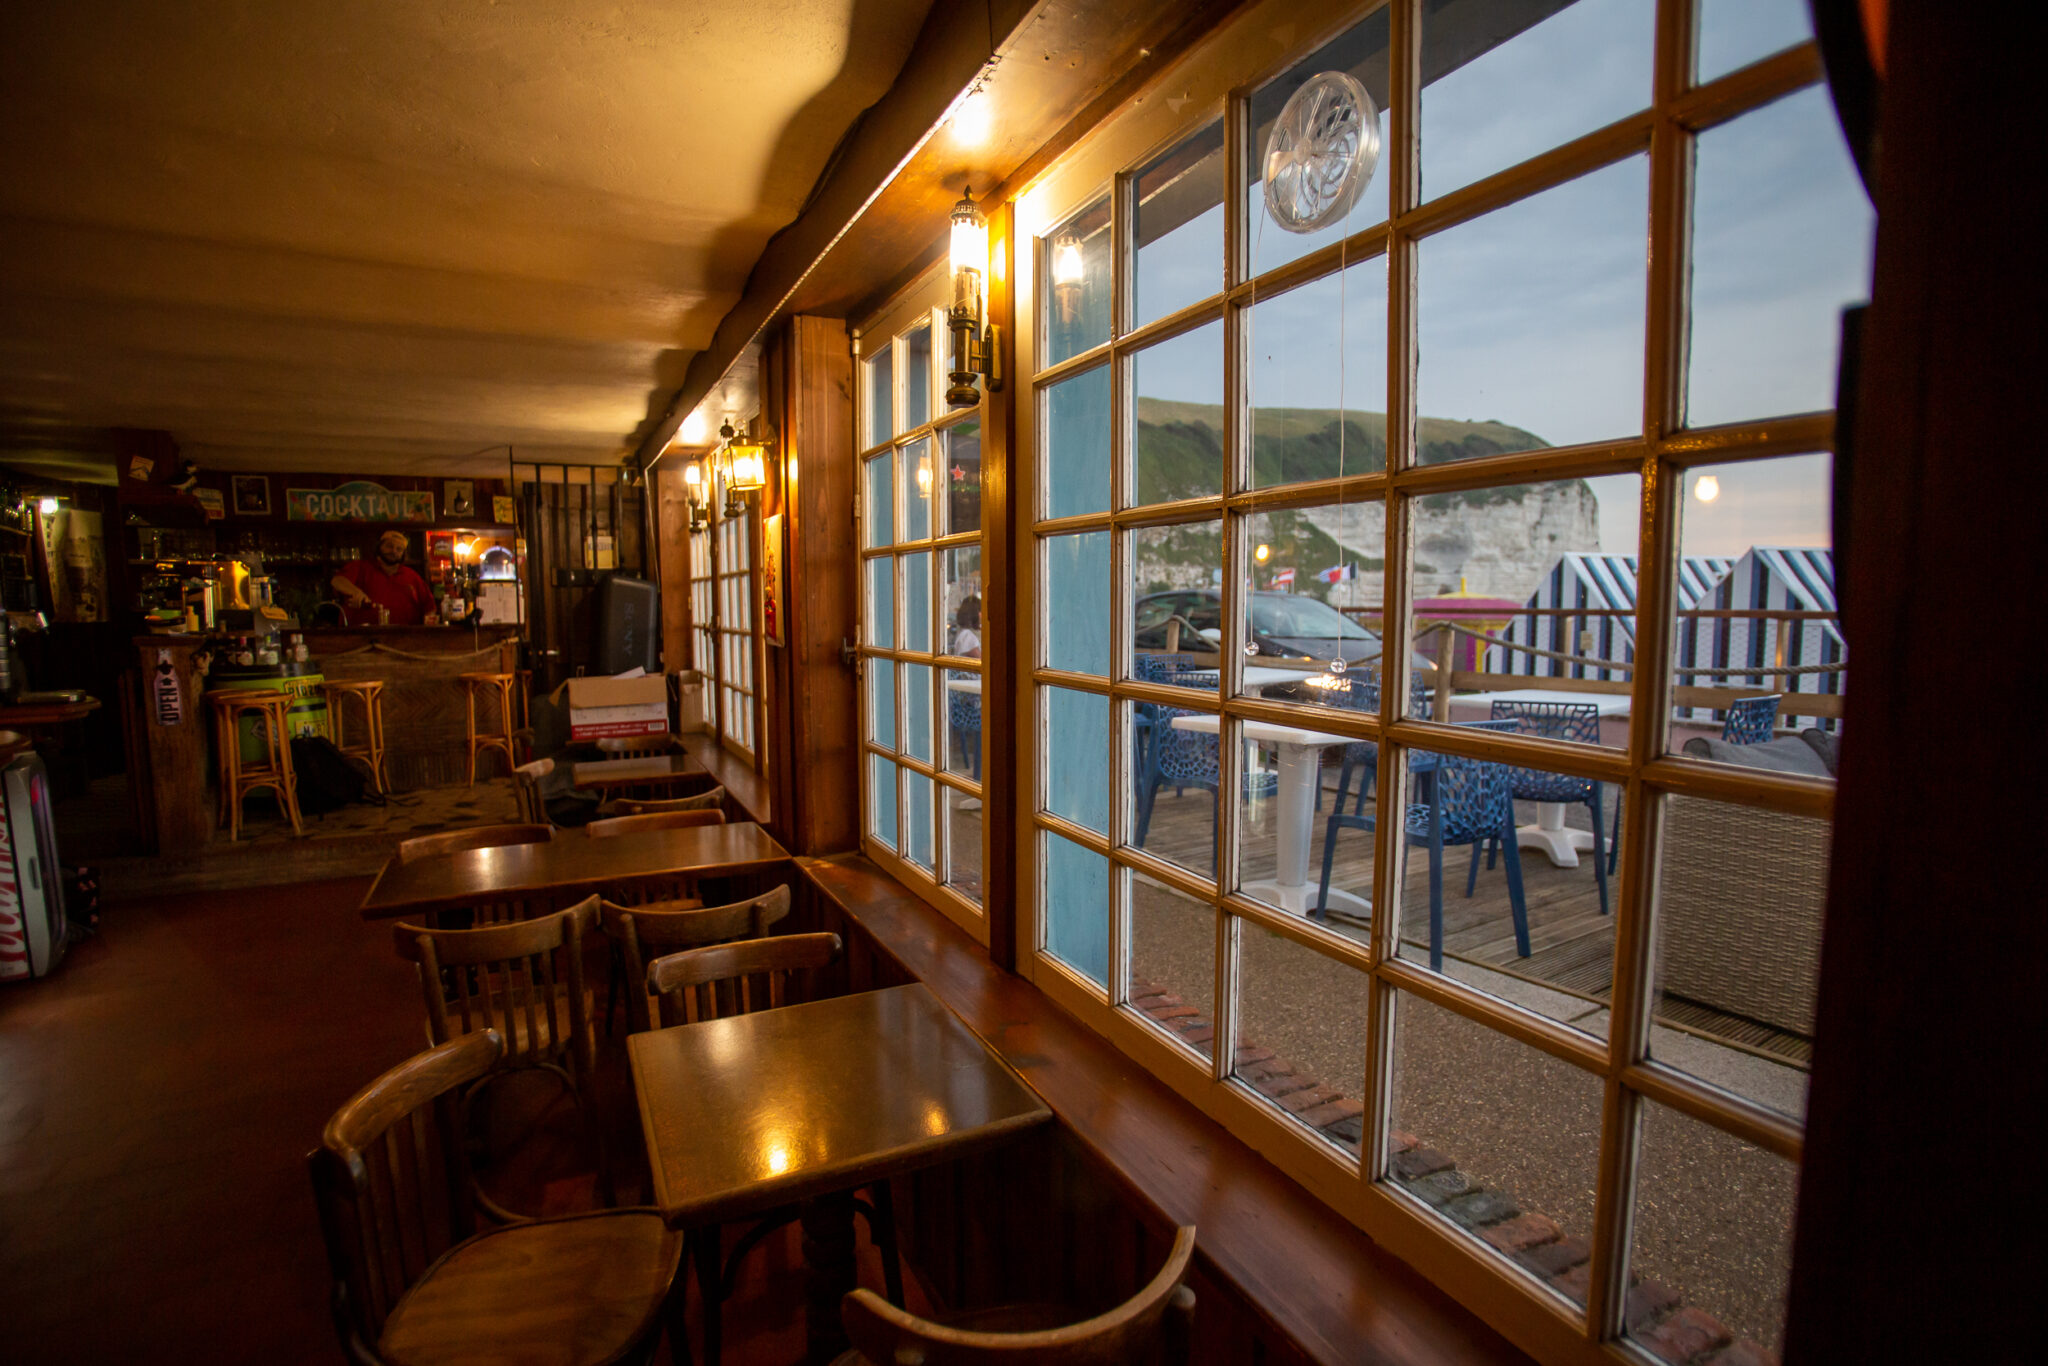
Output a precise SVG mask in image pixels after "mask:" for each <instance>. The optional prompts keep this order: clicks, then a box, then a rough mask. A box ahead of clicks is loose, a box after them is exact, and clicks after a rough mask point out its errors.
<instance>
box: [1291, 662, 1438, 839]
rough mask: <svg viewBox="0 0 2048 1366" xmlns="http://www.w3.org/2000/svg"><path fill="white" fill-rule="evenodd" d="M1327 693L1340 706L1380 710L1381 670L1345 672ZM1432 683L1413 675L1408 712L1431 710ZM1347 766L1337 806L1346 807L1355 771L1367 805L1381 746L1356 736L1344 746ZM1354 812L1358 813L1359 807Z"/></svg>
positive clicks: (1319, 805) (1319, 794) (1319, 800)
mask: <svg viewBox="0 0 2048 1366" xmlns="http://www.w3.org/2000/svg"><path fill="white" fill-rule="evenodd" d="M1325 691H1326V693H1327V695H1328V697H1329V699H1330V701H1332V702H1333V703H1335V704H1336V705H1337V706H1340V707H1343V708H1346V709H1347V710H1350V711H1378V710H1379V709H1380V677H1379V673H1378V671H1377V670H1374V669H1360V670H1357V671H1355V672H1353V673H1348V674H1344V675H1342V676H1341V677H1339V678H1338V679H1337V680H1336V685H1335V686H1334V687H1330V688H1327V689H1326V690H1325ZM1429 704H1430V687H1429V685H1428V684H1427V683H1424V682H1422V681H1421V680H1419V679H1410V680H1409V684H1408V715H1409V716H1411V717H1424V716H1426V715H1427V714H1428V711H1429ZM1343 757H1344V763H1343V767H1342V768H1340V769H1339V770H1338V771H1337V801H1336V804H1335V806H1334V807H1332V809H1333V810H1337V811H1341V810H1343V809H1344V798H1345V797H1346V795H1347V794H1349V793H1350V791H1351V774H1352V772H1353V771H1354V770H1356V771H1358V772H1359V780H1358V794H1357V802H1356V804H1357V805H1359V806H1361V807H1362V806H1363V804H1364V801H1365V797H1366V794H1367V793H1369V792H1371V791H1372V784H1373V780H1374V778H1375V777H1376V776H1377V775H1378V773H1379V766H1380V747H1379V745H1378V744H1376V743H1375V742H1373V741H1371V740H1353V741H1352V742H1351V743H1350V744H1348V745H1346V746H1344V756H1343ZM1322 809H1323V785H1322V784H1321V783H1320V782H1318V783H1317V784H1316V810H1318V811H1320V810H1322ZM1352 814H1353V815H1356V814H1358V813H1357V812H1356V811H1354V812H1353V813H1352Z"/></svg>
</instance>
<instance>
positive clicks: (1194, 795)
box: [1130, 692, 1223, 878]
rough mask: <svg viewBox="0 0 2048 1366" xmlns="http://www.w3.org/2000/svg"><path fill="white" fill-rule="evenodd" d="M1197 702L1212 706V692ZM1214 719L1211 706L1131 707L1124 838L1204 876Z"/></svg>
mask: <svg viewBox="0 0 2048 1366" xmlns="http://www.w3.org/2000/svg"><path fill="white" fill-rule="evenodd" d="M1189 700H1190V701H1193V700H1195V699H1193V698H1190V699H1189ZM1201 700H1203V701H1206V702H1208V703H1209V704H1210V705H1212V706H1213V705H1214V704H1215V701H1216V698H1215V694H1214V693H1213V692H1212V693H1210V694H1208V696H1206V697H1205V698H1203V699H1201ZM1220 724H1221V718H1219V717H1218V716H1217V715H1216V713H1215V712H1213V711H1195V710H1193V709H1191V708H1186V707H1168V706H1162V705H1159V704H1157V703H1152V702H1135V703H1133V704H1132V705H1131V731H1130V736H1131V740H1130V745H1131V755H1132V760H1133V762H1132V764H1131V768H1130V774H1131V811H1132V814H1133V816H1134V824H1133V826H1132V831H1133V833H1132V836H1131V843H1132V844H1133V845H1134V846H1136V847H1137V848H1140V849H1143V850H1144V851H1145V852H1146V853H1148V854H1151V855H1152V856H1153V857H1154V858H1162V859H1165V860H1167V861H1168V862H1169V863H1176V864H1179V865H1180V866H1181V867H1183V868H1185V869H1187V870H1188V871H1189V872H1191V873H1195V874H1197V875H1199V876H1201V877H1205V878H1213V877H1215V876H1216V823H1217V816H1218V813H1217V809H1216V794H1217V793H1218V792H1219V791H1221V790H1222V784H1223V765H1222V760H1221V757H1220V756H1221V754H1222V749H1221V747H1220V744H1219V742H1218V740H1217V738H1216V737H1217V730H1218V727H1219V725H1220Z"/></svg>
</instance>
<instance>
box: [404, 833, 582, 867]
mask: <svg viewBox="0 0 2048 1366" xmlns="http://www.w3.org/2000/svg"><path fill="white" fill-rule="evenodd" d="M554 837H555V827H554V826H552V825H472V826H470V827H469V828H467V829H465V830H442V831H439V832H438V833H436V834H432V835H415V836H413V837H412V838H411V839H409V840H400V841H399V842H398V861H399V862H400V863H411V862H412V861H413V860H414V859H421V858H426V857H427V856H429V855H431V854H459V853H461V852H462V851H463V850H465V849H501V848H503V847H505V846H506V845H509V844H546V843H547V842H548V841H549V840H551V839H553V838H554Z"/></svg>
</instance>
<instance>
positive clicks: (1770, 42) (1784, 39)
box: [1694, 0, 1813, 85]
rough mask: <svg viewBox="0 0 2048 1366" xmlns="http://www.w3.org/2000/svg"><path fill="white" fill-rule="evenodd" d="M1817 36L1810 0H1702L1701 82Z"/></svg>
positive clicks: (1699, 52) (1697, 58) (1698, 61)
mask: <svg viewBox="0 0 2048 1366" xmlns="http://www.w3.org/2000/svg"><path fill="white" fill-rule="evenodd" d="M1811 37H1813V11H1812V10H1811V9H1809V8H1808V7H1807V4H1806V0H1700V31H1699V44H1698V48H1697V50H1696V52H1695V53H1694V56H1695V58H1696V65H1697V66H1698V68H1699V79H1700V83H1701V84H1702V85H1704V84H1705V83H1706V82H1708V81H1711V80H1713V79H1715V78H1716V77H1718V76H1725V75H1727V74H1728V73H1729V72H1731V71H1733V70H1735V69H1736V68H1737V67H1743V66H1748V65H1749V64H1750V63H1751V62H1754V61H1757V60H1759V59H1760V58H1764V57H1768V56H1770V55H1771V54H1772V53H1774V52H1782V51H1784V50H1785V49H1786V48H1788V47H1791V46H1792V45H1793V44H1795V43H1803V42H1805V41H1807V40H1808V39H1809V38H1811Z"/></svg>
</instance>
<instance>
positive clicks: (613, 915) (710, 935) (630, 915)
mask: <svg viewBox="0 0 2048 1366" xmlns="http://www.w3.org/2000/svg"><path fill="white" fill-rule="evenodd" d="M789 905H790V892H789V888H788V886H787V885H784V886H781V887H777V888H775V889H774V890H772V891H768V892H764V893H762V894H761V895H760V896H757V897H750V898H749V899H747V900H745V901H735V902H733V903H732V904H730V905H727V906H702V907H682V906H677V905H675V904H674V903H669V904H667V905H662V904H654V905H645V906H621V905H618V904H617V903H615V902H611V901H604V902H600V903H599V904H598V906H597V907H596V908H595V909H596V913H597V915H598V919H599V923H600V924H602V925H603V927H604V932H605V936H606V937H607V938H608V939H609V940H610V941H611V945H612V952H614V953H616V954H618V955H620V959H621V968H622V970H623V972H624V975H625V980H626V981H627V982H628V983H631V984H633V985H632V986H631V987H630V988H629V990H628V993H627V997H628V999H627V1006H626V1019H627V1025H628V1027H629V1028H630V1029H632V1030H634V1031H635V1032H638V1031H640V1030H643V1029H650V1028H652V1027H653V1024H654V1020H653V1011H652V1010H651V1009H650V1008H649V1005H648V1000H647V992H646V989H645V984H646V981H647V964H648V962H649V961H651V960H652V959H655V958H659V957H662V956H663V955H665V954H671V953H677V952H680V951H681V950H684V949H696V948H704V947H707V946H710V945H713V944H729V943H732V942H733V941H735V940H740V939H759V938H761V937H763V936H764V935H766V934H767V933H768V931H769V930H770V929H771V928H773V927H774V926H775V925H776V924H778V923H779V922H780V921H781V920H782V919H783V918H784V917H785V916H787V915H788V914H789Z"/></svg>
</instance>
